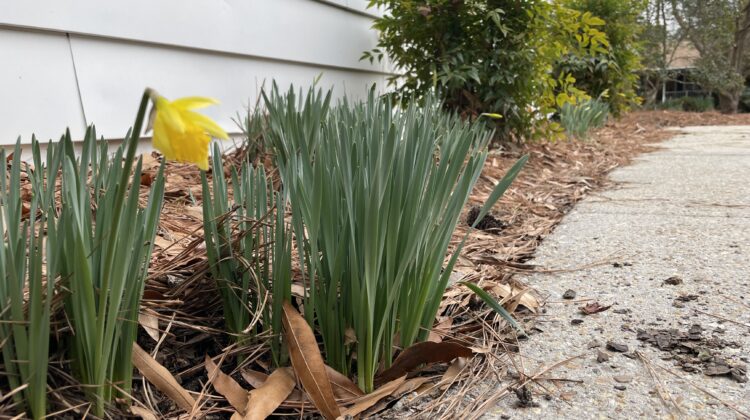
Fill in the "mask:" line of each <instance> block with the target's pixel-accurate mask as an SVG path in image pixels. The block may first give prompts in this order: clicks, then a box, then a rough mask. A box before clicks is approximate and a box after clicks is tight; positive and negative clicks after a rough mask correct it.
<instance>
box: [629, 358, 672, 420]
mask: <svg viewBox="0 0 750 420" xmlns="http://www.w3.org/2000/svg"><path fill="white" fill-rule="evenodd" d="M634 353H635V355H636V356H638V360H640V361H641V362H642V363H643V365H644V366H646V369H647V370H648V373H649V374H650V375H651V379H653V380H654V382H655V383H656V391H657V393H658V394H659V398H661V401H662V402H663V403H664V405H665V406H666V407H667V408H669V407H670V404H671V406H672V407H673V408H674V409H675V410H677V412H678V413H680V414H684V413H683V411H682V408H680V406H679V404H677V401H675V400H674V399H673V398H672V395H671V394H670V393H669V391H667V389H666V388H665V387H664V383H663V382H662V381H661V378H659V375H658V374H657V373H656V370H655V369H654V366H653V365H652V364H651V361H650V360H648V359H647V358H646V357H645V356H644V355H643V353H641V352H640V351H638V350H636V351H635V352H634Z"/></svg>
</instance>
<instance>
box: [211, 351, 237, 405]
mask: <svg viewBox="0 0 750 420" xmlns="http://www.w3.org/2000/svg"><path fill="white" fill-rule="evenodd" d="M205 363H206V372H208V381H209V382H211V384H212V385H213V386H214V388H215V389H216V391H217V392H218V393H219V394H221V395H223V396H224V398H226V399H227V401H229V404H230V405H231V406H232V407H234V409H235V410H237V411H239V412H241V413H244V412H245V406H246V405H247V391H246V390H245V389H244V388H242V386H240V384H238V383H237V381H235V380H234V379H233V378H232V377H231V376H229V375H227V374H226V373H224V372H222V371H221V369H219V367H218V366H216V363H214V361H213V360H211V358H210V357H209V356H208V355H206V362H205Z"/></svg>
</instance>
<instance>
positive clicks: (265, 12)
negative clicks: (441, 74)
mask: <svg viewBox="0 0 750 420" xmlns="http://www.w3.org/2000/svg"><path fill="white" fill-rule="evenodd" d="M366 6H367V0H325V1H324V0H317V1H315V0H224V1H218V0H159V1H154V0H128V1H118V2H101V1H96V0H6V1H5V2H4V3H3V11H2V13H0V60H1V61H0V62H2V63H3V65H2V66H0V92H2V93H1V94H2V100H0V144H11V143H14V142H15V141H16V139H17V138H18V136H19V135H20V136H21V137H22V141H23V142H29V141H30V139H31V134H32V133H35V134H36V135H37V137H38V138H40V139H48V138H57V137H58V136H59V135H60V134H61V133H62V132H63V131H64V129H65V127H69V128H70V130H71V132H72V134H73V136H74V137H76V138H80V137H81V136H82V134H83V132H84V129H85V127H86V125H87V124H91V123H94V124H96V127H97V132H98V133H100V134H102V135H104V136H105V137H107V138H122V136H123V135H124V134H125V132H126V131H127V128H128V127H129V126H130V125H131V124H132V122H133V121H132V120H133V118H134V114H135V110H136V108H137V106H138V102H139V100H140V97H141V93H142V92H143V89H144V88H145V87H146V86H149V87H153V88H155V89H157V90H158V91H159V92H160V93H162V94H163V95H165V96H167V97H179V96H188V95H203V96H211V97H215V98H217V99H219V100H220V101H221V105H220V106H217V107H212V108H209V109H208V110H207V111H206V112H207V114H209V115H210V116H212V117H213V118H215V119H216V120H217V121H218V122H219V123H220V124H221V125H222V126H224V128H225V129H227V130H228V131H230V132H236V131H237V127H236V126H235V124H234V122H233V121H232V118H233V117H235V116H236V115H237V113H238V112H242V111H243V110H244V109H245V108H246V107H247V106H248V105H249V104H254V103H255V101H256V99H257V94H258V91H259V88H260V87H261V85H262V84H263V83H265V84H266V85H269V84H270V82H271V80H276V81H277V83H279V84H280V85H281V86H282V87H288V86H289V84H291V83H293V84H294V85H295V86H301V87H304V86H309V85H310V83H311V82H312V81H313V79H314V78H315V77H316V76H318V75H320V74H321V73H322V78H321V80H320V86H321V87H323V88H327V87H329V86H334V92H335V94H336V95H337V96H340V95H342V94H343V93H347V94H349V95H352V96H360V95H363V94H364V93H365V92H366V88H367V86H369V85H371V84H373V83H377V84H379V85H381V86H382V85H384V84H385V79H386V77H387V76H388V74H389V72H388V71H387V65H386V64H378V63H375V64H374V65H372V64H370V63H369V62H364V61H359V57H360V56H361V54H362V51H364V50H367V49H371V48H373V47H374V46H375V44H376V41H377V39H376V34H375V32H374V31H373V30H372V29H371V25H372V17H373V13H377V12H376V11H372V10H368V9H367V8H366Z"/></svg>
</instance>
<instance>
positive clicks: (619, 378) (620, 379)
mask: <svg viewBox="0 0 750 420" xmlns="http://www.w3.org/2000/svg"><path fill="white" fill-rule="evenodd" d="M612 379H614V380H615V382H619V383H621V384H627V383H630V382H632V381H633V375H616V376H613V377H612Z"/></svg>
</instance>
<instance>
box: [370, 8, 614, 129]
mask: <svg viewBox="0 0 750 420" xmlns="http://www.w3.org/2000/svg"><path fill="white" fill-rule="evenodd" d="M370 4H371V5H372V6H380V7H383V8H386V9H387V13H386V15H385V16H383V17H382V18H378V19H376V21H375V25H374V27H375V28H376V29H378V30H379V31H380V39H379V44H378V47H377V48H376V49H374V50H372V51H367V52H365V53H364V55H363V58H365V59H369V60H374V59H377V58H382V57H383V56H384V55H385V54H387V55H388V56H389V58H390V59H391V61H392V62H393V63H394V64H395V65H396V66H397V67H398V70H399V73H400V75H399V76H396V77H394V78H392V79H391V81H392V82H393V84H394V85H395V86H396V87H397V90H398V92H399V93H400V94H401V95H402V97H403V98H406V99H411V98H413V97H422V96H424V95H425V94H427V93H428V92H430V91H432V90H437V91H439V92H440V93H441V95H442V97H443V99H444V104H445V106H446V107H447V108H449V109H451V110H455V111H457V112H459V113H460V114H462V115H464V116H477V115H479V114H482V113H497V114H501V115H502V116H503V118H502V119H498V120H495V121H496V123H497V124H498V128H499V129H500V131H499V133H500V135H501V136H504V137H517V136H527V135H529V134H532V133H533V132H537V133H544V132H545V131H539V130H538V128H539V127H540V126H543V127H547V125H546V120H547V115H548V114H550V113H552V112H555V111H556V109H557V108H558V107H559V106H560V104H562V103H564V102H575V101H576V100H578V99H579V98H584V97H586V94H585V92H582V91H581V89H579V88H578V87H577V86H576V85H575V84H574V83H573V81H572V79H570V78H569V77H567V76H568V75H567V73H566V72H559V71H557V70H556V68H555V66H556V63H557V61H558V60H559V58H560V57H561V56H564V55H568V54H575V55H578V56H587V55H596V54H602V53H604V52H606V50H607V45H608V43H607V39H606V36H605V34H604V33H603V32H602V31H601V30H600V29H601V26H602V24H603V22H602V21H601V19H598V18H596V17H595V16H593V15H592V14H590V13H580V12H578V11H575V10H571V9H568V8H566V7H564V6H562V5H561V4H560V3H559V2H548V1H546V0H466V1H460V2H456V1H453V0H422V1H400V0H372V1H371V2H370ZM540 123H541V124H540Z"/></svg>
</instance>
